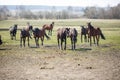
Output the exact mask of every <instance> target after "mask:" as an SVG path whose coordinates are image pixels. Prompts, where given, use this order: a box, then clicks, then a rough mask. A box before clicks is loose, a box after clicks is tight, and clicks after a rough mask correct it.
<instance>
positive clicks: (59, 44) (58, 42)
mask: <svg viewBox="0 0 120 80" xmlns="http://www.w3.org/2000/svg"><path fill="white" fill-rule="evenodd" d="M57 41H58V47H59V49H60V44H59V38H57Z"/></svg>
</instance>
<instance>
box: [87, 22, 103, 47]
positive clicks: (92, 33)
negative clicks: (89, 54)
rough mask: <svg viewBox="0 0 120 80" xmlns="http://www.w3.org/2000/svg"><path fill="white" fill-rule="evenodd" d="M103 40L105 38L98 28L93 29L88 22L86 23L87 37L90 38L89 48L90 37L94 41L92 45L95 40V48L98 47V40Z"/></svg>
mask: <svg viewBox="0 0 120 80" xmlns="http://www.w3.org/2000/svg"><path fill="white" fill-rule="evenodd" d="M100 36H101V38H102V39H104V40H105V37H104V35H103V33H102V31H101V29H100V28H94V27H93V26H92V25H91V23H90V22H89V23H88V37H89V38H90V46H91V45H92V40H91V39H92V37H93V40H94V44H95V39H96V41H97V46H98V45H99V38H100Z"/></svg>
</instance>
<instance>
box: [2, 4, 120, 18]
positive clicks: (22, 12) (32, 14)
mask: <svg viewBox="0 0 120 80" xmlns="http://www.w3.org/2000/svg"><path fill="white" fill-rule="evenodd" d="M73 18H90V19H120V3H119V4H118V5H117V6H114V7H110V6H108V7H106V8H101V7H86V8H84V9H83V14H82V15H81V14H78V13H75V12H74V10H73V8H72V6H69V7H68V8H67V9H64V10H61V11H57V10H56V8H55V7H53V8H52V9H51V10H50V11H32V10H29V9H26V8H25V6H19V7H18V6H17V7H16V10H15V11H14V12H12V11H10V10H9V9H8V8H7V6H1V7H0V20H7V19H73Z"/></svg>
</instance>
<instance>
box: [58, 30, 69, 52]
mask: <svg viewBox="0 0 120 80" xmlns="http://www.w3.org/2000/svg"><path fill="white" fill-rule="evenodd" d="M68 31H69V29H68V28H59V29H58V30H57V41H58V47H59V49H61V50H63V46H62V45H63V42H64V43H65V44H64V50H66V37H67V36H68ZM59 40H61V43H60V44H61V45H60V44H59Z"/></svg>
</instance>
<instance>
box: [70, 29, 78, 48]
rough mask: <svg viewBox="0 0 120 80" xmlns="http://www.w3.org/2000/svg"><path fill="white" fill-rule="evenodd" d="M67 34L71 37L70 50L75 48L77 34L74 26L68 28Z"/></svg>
mask: <svg viewBox="0 0 120 80" xmlns="http://www.w3.org/2000/svg"><path fill="white" fill-rule="evenodd" d="M68 36H69V37H70V39H71V47H72V50H75V48H76V42H77V36H78V32H77V30H76V29H75V28H70V29H69V35H68Z"/></svg>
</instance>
